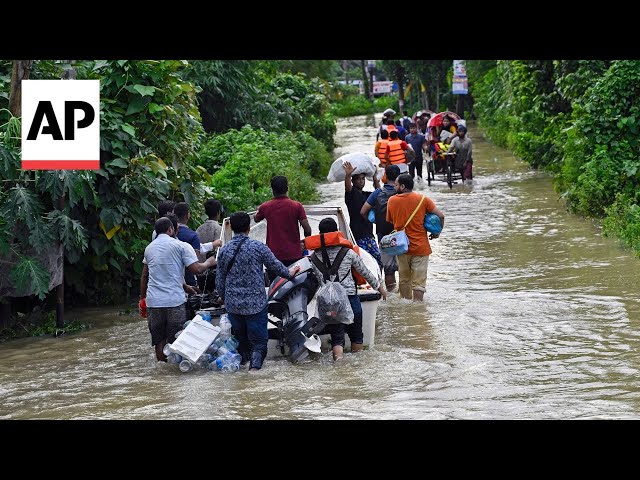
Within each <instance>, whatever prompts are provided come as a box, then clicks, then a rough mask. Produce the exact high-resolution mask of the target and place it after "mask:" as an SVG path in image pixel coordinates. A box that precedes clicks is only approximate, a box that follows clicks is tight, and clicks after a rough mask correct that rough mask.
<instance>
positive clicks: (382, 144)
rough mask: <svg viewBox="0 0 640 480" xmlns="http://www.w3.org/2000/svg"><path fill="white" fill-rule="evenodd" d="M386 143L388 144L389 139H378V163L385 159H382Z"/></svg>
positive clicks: (383, 161)
mask: <svg viewBox="0 0 640 480" xmlns="http://www.w3.org/2000/svg"><path fill="white" fill-rule="evenodd" d="M387 145H389V140H383V139H380V140H378V154H377V155H378V159H379V160H380V163H382V164H384V163H385V162H386V160H385V159H384V153H385V152H386V151H387Z"/></svg>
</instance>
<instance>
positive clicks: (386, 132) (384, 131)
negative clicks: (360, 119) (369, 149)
mask: <svg viewBox="0 0 640 480" xmlns="http://www.w3.org/2000/svg"><path fill="white" fill-rule="evenodd" d="M380 138H382V139H383V140H386V139H387V138H389V132H388V131H387V130H382V131H381V132H380Z"/></svg>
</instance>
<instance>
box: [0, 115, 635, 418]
mask: <svg viewBox="0 0 640 480" xmlns="http://www.w3.org/2000/svg"><path fill="white" fill-rule="evenodd" d="M469 133H470V136H471V138H472V139H473V142H474V159H475V165H474V181H473V184H472V185H454V187H453V189H451V190H450V189H449V188H448V186H447V185H446V183H444V182H435V183H433V184H432V186H431V187H427V186H426V183H425V184H420V185H419V190H420V191H421V192H422V193H424V194H426V195H428V196H429V197H431V198H432V199H433V200H434V201H435V202H436V205H437V206H438V207H439V208H440V209H441V210H442V211H443V212H444V214H445V215H446V222H445V229H444V231H443V234H442V235H441V237H440V238H439V239H437V240H434V241H432V246H433V251H434V252H433V254H432V256H431V259H430V262H429V273H428V281H427V293H426V296H425V299H426V301H425V303H424V304H412V303H409V302H407V301H404V300H400V299H399V298H398V297H397V295H395V294H392V295H391V296H390V299H389V300H388V301H387V302H386V303H381V304H380V308H379V309H378V327H377V333H376V344H375V346H374V347H373V348H372V349H371V350H369V351H365V352H363V353H361V354H359V355H355V356H354V355H351V354H347V355H346V357H345V360H344V361H343V362H340V363H339V364H334V363H333V362H332V361H331V355H330V353H326V354H324V355H323V356H322V357H321V358H319V359H315V360H313V361H309V362H306V363H303V364H301V365H292V364H290V363H289V362H288V361H287V360H286V359H282V358H277V359H273V360H272V359H269V360H267V362H266V363H265V367H264V368H263V369H262V370H261V371H259V372H252V373H248V372H247V371H241V372H238V373H235V374H222V373H211V372H206V371H202V370H200V371H194V372H190V373H188V374H182V373H180V371H179V370H178V368H177V367H176V366H175V365H167V364H159V363H156V362H155V361H154V355H153V351H152V347H151V345H150V336H149V332H148V330H147V325H146V321H142V320H140V319H139V317H137V315H135V314H119V313H118V311H117V310H113V309H106V310H104V309H103V310H97V309H96V310H83V311H82V312H81V313H80V316H81V318H82V319H83V321H88V322H90V323H92V324H93V328H92V329H90V330H88V331H85V332H81V333H79V334H75V335H69V336H65V337H62V338H57V339H56V338H40V339H24V340H17V341H12V342H7V343H4V344H2V345H0V418H16V419H21V418H30V419H89V418H92V419H93V418H104V419H595V418H598V419H603V418H604V419H613V418H618V419H632V418H633V419H637V418H640V370H639V365H638V363H639V362H640V359H639V356H638V354H637V352H638V350H640V348H639V347H640V342H639V340H640V336H639V334H638V331H639V330H640V303H639V300H638V297H639V295H638V293H639V289H640V286H639V282H638V273H637V272H638V271H639V267H640V263H639V262H640V261H639V260H638V259H636V258H635V257H634V256H633V254H632V253H631V252H629V251H627V250H624V249H623V248H621V247H620V246H619V245H618V244H617V242H616V241H615V240H613V239H608V238H603V237H602V235H601V229H600V227H599V226H598V225H597V224H596V223H594V222H592V221H590V220H585V219H582V218H580V217H577V216H573V215H570V214H568V213H567V212H566V211H565V209H564V206H563V204H562V202H561V201H559V199H558V195H557V194H556V193H555V192H554V191H553V189H552V181H551V178H550V177H549V176H548V175H547V174H545V173H540V172H535V171H532V170H529V169H528V167H527V165H526V164H525V163H523V162H521V161H519V160H518V159H516V158H515V157H513V156H512V155H511V154H509V153H508V152H507V151H505V150H503V149H500V148H497V147H494V146H492V145H490V144H488V143H487V142H485V141H484V140H483V138H482V134H481V132H480V131H477V130H475V129H473V128H472V127H470V132H469ZM336 140H337V142H338V144H339V145H340V148H338V150H337V151H336V153H337V154H341V153H345V152H349V151H364V152H369V151H372V150H373V144H374V142H375V124H374V123H373V117H354V118H350V119H346V120H342V121H340V123H339V126H338V135H337V138H336ZM425 173H426V171H425ZM370 188H371V184H370V183H368V184H367V189H370ZM319 189H320V191H321V193H322V199H323V202H325V203H327V204H338V205H340V204H342V201H343V186H342V183H334V184H322V185H320V186H319ZM77 315H78V312H73V311H71V312H68V316H69V317H70V318H71V317H75V316H77Z"/></svg>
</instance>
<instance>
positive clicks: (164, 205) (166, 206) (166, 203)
mask: <svg viewBox="0 0 640 480" xmlns="http://www.w3.org/2000/svg"><path fill="white" fill-rule="evenodd" d="M175 206H176V202H174V201H172V200H163V201H162V202H160V203H159V204H158V215H160V216H161V217H164V216H165V215H166V214H167V213H169V212H173V208H174V207H175Z"/></svg>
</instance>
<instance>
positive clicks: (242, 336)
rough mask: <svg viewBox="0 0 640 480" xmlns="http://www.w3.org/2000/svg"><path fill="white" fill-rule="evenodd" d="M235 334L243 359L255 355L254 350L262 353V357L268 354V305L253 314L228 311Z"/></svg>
mask: <svg viewBox="0 0 640 480" xmlns="http://www.w3.org/2000/svg"><path fill="white" fill-rule="evenodd" d="M227 315H228V316H229V321H230V322H231V328H232V329H233V334H234V335H235V336H236V337H237V338H238V341H239V342H240V344H239V345H238V353H239V354H240V355H242V359H243V360H246V359H248V358H249V357H252V356H253V352H257V353H259V354H260V355H261V357H262V359H263V360H264V358H265V357H266V356H267V342H268V341H269V334H268V332H267V325H268V324H269V320H268V319H267V305H265V306H264V308H263V309H262V310H261V311H259V312H258V313H254V314H251V315H240V314H238V313H231V312H227Z"/></svg>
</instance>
